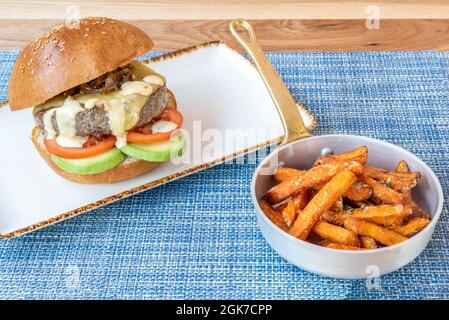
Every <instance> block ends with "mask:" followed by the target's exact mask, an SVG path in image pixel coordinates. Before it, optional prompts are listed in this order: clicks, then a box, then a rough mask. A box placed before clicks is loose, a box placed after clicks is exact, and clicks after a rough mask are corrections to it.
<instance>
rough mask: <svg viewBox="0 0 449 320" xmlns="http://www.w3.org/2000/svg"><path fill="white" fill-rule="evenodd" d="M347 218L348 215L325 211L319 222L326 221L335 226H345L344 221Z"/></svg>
mask: <svg viewBox="0 0 449 320" xmlns="http://www.w3.org/2000/svg"><path fill="white" fill-rule="evenodd" d="M347 217H349V215H348V214H346V213H343V212H341V211H340V212H336V211H330V210H328V211H325V212H324V213H323V214H322V215H321V217H320V220H322V221H326V222H329V223H332V224H335V225H339V226H343V225H344V224H345V219H346V218H347Z"/></svg>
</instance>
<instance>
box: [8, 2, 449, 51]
mask: <svg viewBox="0 0 449 320" xmlns="http://www.w3.org/2000/svg"><path fill="white" fill-rule="evenodd" d="M376 13H379V16H380V20H379V25H378V26H379V28H367V24H368V25H369V26H373V25H374V26H375V24H373V20H372V19H373V17H374V15H375V14H376ZM86 16H107V17H112V18H117V19H123V20H126V21H129V22H131V23H133V24H136V25H137V26H139V27H140V28H142V29H143V30H145V31H146V32H147V33H148V34H149V35H150V36H151V38H152V39H153V40H154V42H155V44H156V49H159V50H174V49H179V48H183V47H186V46H190V45H192V44H195V43H200V42H206V41H211V40H224V41H227V42H229V43H231V44H232V45H234V46H235V47H238V46H237V44H236V42H235V41H234V39H233V38H232V36H231V35H230V33H229V31H228V23H229V21H230V20H232V19H234V18H245V19H248V20H250V21H251V22H252V23H253V26H254V28H255V29H256V32H257V36H258V38H259V41H260V42H261V44H262V46H263V48H264V49H265V50H273V51H365V50H369V51H372V50H420V49H437V50H447V49H449V0H445V1H441V0H438V1H437V0H420V1H417V0H409V1H407V0H389V1H387V0H381V1H366V0H362V1H338V0H333V1H331V0H318V1H310V0H309V1H305V0H296V1H294V0H278V1H276V0H246V1H245V0H222V1H213V0H171V1H169V0H159V1H153V0H150V1H144V0H132V1H118V0H73V1H49V0H47V1H44V0H14V1H12V0H8V1H6V0H0V48H17V47H22V46H23V45H25V44H26V43H27V42H29V41H32V40H33V39H35V38H37V37H38V35H39V34H41V33H43V32H45V31H47V30H48V29H49V28H51V27H52V26H54V25H56V24H59V23H63V22H64V21H65V20H66V19H68V18H76V17H86ZM367 19H368V21H367Z"/></svg>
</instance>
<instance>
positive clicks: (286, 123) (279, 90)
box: [229, 19, 312, 144]
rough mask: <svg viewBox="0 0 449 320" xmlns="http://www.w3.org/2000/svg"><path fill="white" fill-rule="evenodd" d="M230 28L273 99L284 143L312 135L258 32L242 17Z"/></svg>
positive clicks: (233, 22)
mask: <svg viewBox="0 0 449 320" xmlns="http://www.w3.org/2000/svg"><path fill="white" fill-rule="evenodd" d="M240 28H241V29H243V30H245V31H247V33H248V35H249V40H245V39H244V38H243V37H242V36H241V35H240V34H239V32H238V29H240ZM229 30H230V31H231V33H232V35H233V36H234V37H235V38H236V39H237V40H238V41H239V42H240V44H241V45H242V46H243V47H244V48H245V49H246V51H248V53H249V55H250V56H251V58H252V59H253V61H254V63H255V65H256V68H257V70H258V71H259V74H260V76H261V77H262V80H263V82H264V83H265V86H266V87H267V89H268V92H269V93H270V95H271V98H272V99H273V102H274V104H275V106H276V109H277V111H278V113H279V116H280V118H281V120H282V125H283V127H284V131H285V137H284V140H283V141H282V144H286V143H289V142H292V141H295V140H298V139H301V138H305V137H309V136H311V135H312V134H311V133H310V132H309V131H307V128H306V126H305V125H304V121H303V119H302V117H301V113H300V112H299V108H298V106H297V104H296V102H295V100H294V99H293V97H292V96H291V94H290V92H289V91H288V89H287V87H286V86H285V83H284V81H282V79H281V77H280V76H279V74H278V73H277V72H276V70H275V69H274V67H273V65H272V64H271V62H270V61H269V60H268V58H267V56H266V55H265V53H264V52H263V51H262V48H261V47H260V45H259V43H258V41H257V38H256V33H255V32H254V29H253V28H252V27H251V25H250V24H249V22H248V21H246V20H242V19H237V20H234V21H232V22H231V23H230V24H229Z"/></svg>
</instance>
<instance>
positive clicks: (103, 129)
mask: <svg viewBox="0 0 449 320" xmlns="http://www.w3.org/2000/svg"><path fill="white" fill-rule="evenodd" d="M81 106H83V104H81ZM166 106H167V87H166V86H165V85H163V86H161V87H159V88H158V89H156V90H155V91H154V92H153V93H152V94H151V96H149V97H148V100H147V101H146V102H145V105H144V106H143V107H142V109H141V110H140V114H139V121H138V122H137V124H136V125H135V127H139V126H141V125H143V124H146V123H148V122H150V121H151V120H152V119H153V118H154V117H155V116H157V115H158V114H160V113H161V112H162V110H164V108H165V107H166ZM48 110H49V109H47V110H41V111H39V112H36V114H35V115H34V117H35V119H36V123H37V125H38V126H39V127H40V128H42V129H44V121H43V117H44V113H45V112H46V111H48ZM51 120H52V121H51V122H52V125H53V128H54V129H55V131H56V133H57V134H59V129H58V124H57V123H56V114H53V117H52V119H51ZM75 121H76V135H78V136H82V137H83V136H102V135H105V134H111V133H112V132H111V128H110V126H109V118H108V115H107V113H106V111H105V110H104V107H103V106H102V105H97V106H95V107H93V108H92V109H86V110H84V111H81V112H79V113H77V115H76V118H75Z"/></svg>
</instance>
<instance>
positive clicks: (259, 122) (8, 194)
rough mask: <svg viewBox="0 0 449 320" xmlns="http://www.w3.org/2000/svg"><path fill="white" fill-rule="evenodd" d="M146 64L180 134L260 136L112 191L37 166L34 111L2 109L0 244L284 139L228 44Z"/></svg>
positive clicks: (261, 92)
mask: <svg viewBox="0 0 449 320" xmlns="http://www.w3.org/2000/svg"><path fill="white" fill-rule="evenodd" d="M147 63H148V64H149V65H151V68H153V69H154V70H156V71H157V72H159V73H161V74H163V75H164V76H165V77H166V78H167V82H168V87H169V88H170V89H171V90H172V91H173V92H174V94H175V96H176V99H177V102H178V109H179V110H180V111H181V112H182V113H183V115H184V125H183V128H185V129H186V130H187V132H188V133H189V134H190V135H191V136H192V134H193V133H194V132H193V131H194V130H197V132H200V133H201V132H204V130H206V129H215V131H210V132H209V133H211V132H212V134H213V132H215V133H217V132H218V133H219V134H220V135H221V136H222V137H224V136H225V131H226V130H233V129H240V130H243V131H245V130H248V129H251V130H256V131H257V132H263V134H257V135H251V136H249V137H248V136H245V135H242V137H241V138H237V139H241V141H237V142H236V143H225V141H224V140H223V141H220V139H216V140H214V139H212V140H211V141H209V142H207V141H203V143H206V142H207V144H208V145H209V146H210V145H211V144H217V145H216V146H217V147H218V148H216V149H215V150H218V152H217V151H216V152H215V153H213V154H207V153H206V154H201V155H200V154H197V153H198V148H196V149H195V148H194V147H193V148H192V146H190V148H189V149H188V150H190V151H189V153H190V154H189V155H188V157H187V158H190V159H191V160H194V161H193V162H192V161H185V162H186V163H183V164H177V165H174V164H172V163H164V164H162V165H160V166H159V167H157V168H156V169H155V170H153V171H151V172H149V173H147V174H145V175H143V176H140V177H137V178H134V179H131V180H127V181H123V182H118V183H114V184H99V185H82V184H76V183H73V182H70V181H67V180H64V179H63V178H61V177H59V176H58V175H56V174H55V173H54V172H53V171H52V170H51V169H50V168H49V167H48V166H47V164H46V163H45V162H44V161H43V160H42V159H41V157H40V156H39V154H38V153H37V151H36V150H35V148H34V146H33V144H32V142H31V139H30V133H31V130H32V128H33V126H34V120H33V117H32V114H31V109H27V110H23V111H18V112H11V111H10V110H9V107H6V106H4V107H2V108H0V141H1V144H2V154H1V156H0V238H1V239H6V238H11V237H14V236H18V235H21V234H24V233H26V232H30V231H33V230H36V229H38V228H42V227H45V226H48V225H50V224H53V223H56V222H58V221H61V220H63V219H67V218H70V217H73V216H76V215H78V214H81V213H84V212H87V211H89V210H92V209H94V208H97V207H99V206H102V205H105V204H108V203H110V202H113V201H116V200H119V199H123V198H125V197H128V196H130V195H133V194H136V193H138V192H141V191H144V190H147V189H150V188H153V187H155V186H158V185H161V184H164V183H167V182H169V181H172V180H174V179H177V178H180V177H183V176H186V175H188V174H191V173H193V172H197V171H200V170H204V169H206V168H208V167H210V166H212V165H216V164H218V163H221V162H223V161H225V160H228V159H231V158H234V157H237V156H241V155H243V154H245V153H248V152H250V151H253V150H256V149H258V148H261V147H264V146H266V145H269V144H271V143H274V142H276V141H280V139H281V138H282V136H283V129H282V124H281V121H280V119H279V116H278V114H277V112H276V109H275V107H274V105H273V102H272V100H271V98H270V96H269V94H268V92H267V90H266V88H265V86H264V84H263V82H262V80H261V78H260V76H259V74H258V72H257V70H256V69H255V68H254V66H253V65H252V64H251V63H250V62H249V61H248V60H247V59H246V58H245V57H243V56H242V55H241V54H240V53H239V52H237V51H235V50H233V49H231V48H230V47H229V46H228V45H226V44H225V43H223V42H210V43H206V44H202V45H197V46H194V47H191V48H187V49H183V50H180V51H177V52H174V53H169V54H166V55H163V56H160V57H157V58H154V59H150V60H148V61H147ZM298 106H299V108H300V110H301V113H302V115H303V118H304V119H305V122H306V125H307V126H308V127H309V128H312V127H314V126H315V119H314V117H313V116H312V115H311V114H310V113H309V112H308V111H307V110H306V109H304V107H302V106H301V105H299V104H298ZM199 126H200V127H201V128H200V129H198V127H199ZM204 139H205V140H206V139H207V138H206V137H204ZM218 144H221V146H220V145H218ZM184 160H185V159H184ZM187 162H188V163H187ZM161 201H164V200H163V199H161Z"/></svg>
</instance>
